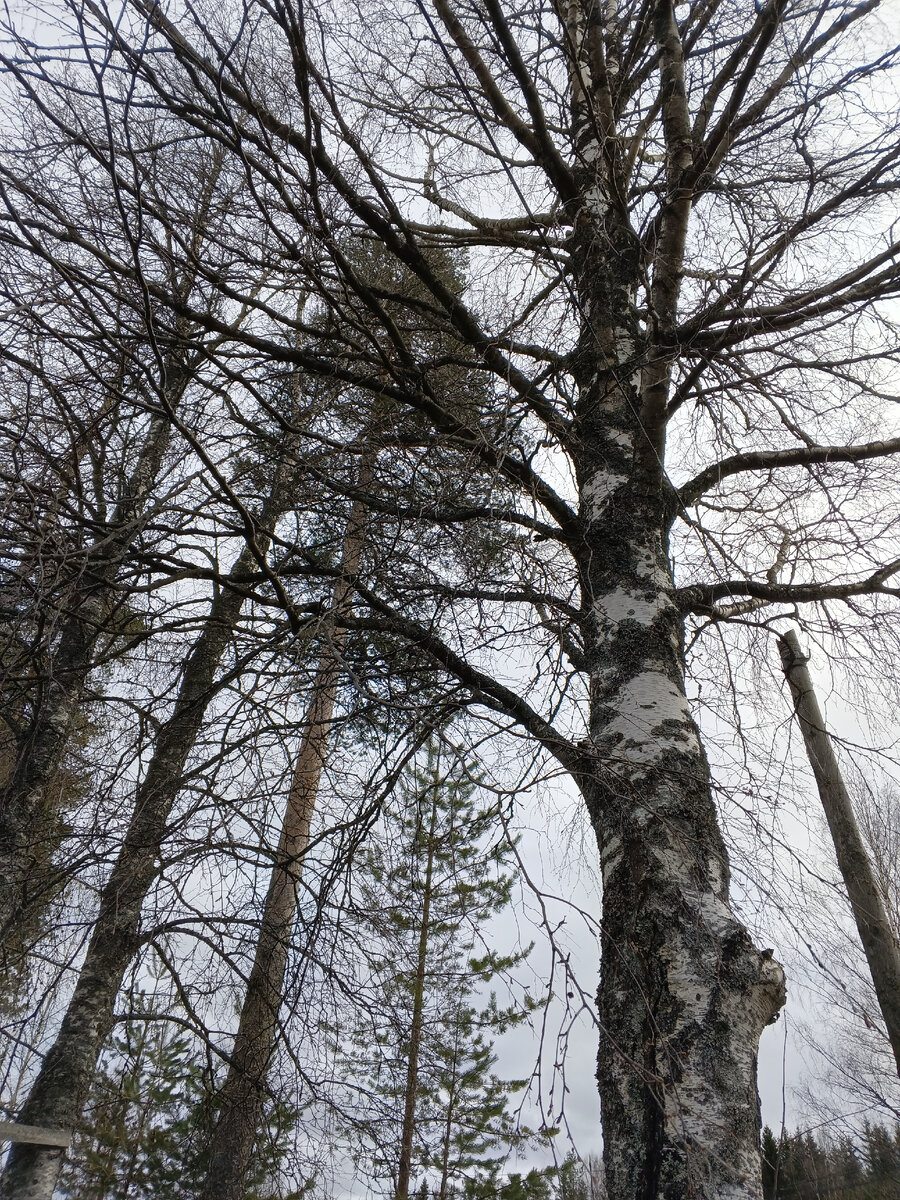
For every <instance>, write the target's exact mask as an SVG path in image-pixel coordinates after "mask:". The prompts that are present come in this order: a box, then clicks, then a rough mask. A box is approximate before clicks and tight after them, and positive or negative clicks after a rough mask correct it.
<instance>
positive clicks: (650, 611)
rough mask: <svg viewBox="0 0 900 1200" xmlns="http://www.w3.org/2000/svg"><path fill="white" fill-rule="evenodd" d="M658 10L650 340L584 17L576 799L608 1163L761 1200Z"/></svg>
mask: <svg viewBox="0 0 900 1200" xmlns="http://www.w3.org/2000/svg"><path fill="white" fill-rule="evenodd" d="M612 7H613V6H609V7H608V8H604V9H603V10H602V15H601V16H600V17H599V18H598V19H597V25H598V26H602V25H603V22H604V21H606V20H609V19H610V17H609V13H610V12H611V11H612ZM649 7H650V8H652V10H653V14H654V18H653V19H654V31H655V36H656V42H657V47H658V52H659V70H660V76H661V93H660V94H661V98H662V109H661V112H660V120H661V123H662V126H663V129H664V132H665V140H666V149H667V155H666V181H667V187H668V196H667V203H666V206H665V208H664V210H663V213H662V216H661V219H660V224H659V227H658V230H657V233H656V242H655V253H654V257H653V269H652V274H651V277H650V280H649V282H648V284H647V286H648V287H649V291H650V309H651V311H652V312H653V315H654V320H653V323H652V324H651V325H650V326H649V327H645V326H644V325H642V324H641V323H640V322H639V321H638V319H637V315H636V314H637V305H636V297H637V295H638V291H639V288H640V287H641V286H642V285H643V284H644V282H645V281H646V275H645V260H644V259H643V257H642V256H643V254H644V247H643V245H642V242H641V239H640V238H639V236H638V235H637V233H636V232H635V230H634V229H633V227H632V225H631V219H630V211H629V207H628V200H627V195H628V182H627V177H626V174H625V172H623V171H622V170H621V162H620V158H619V155H620V154H621V150H620V148H619V145H618V141H617V138H616V136H615V109H614V104H613V101H612V98H611V93H610V91H609V88H610V86H611V85H610V75H608V74H604V71H605V67H604V65H603V53H604V51H603V49H602V38H603V37H606V36H608V37H609V39H610V44H614V43H615V39H616V36H617V35H616V33H615V30H614V29H612V28H610V29H609V30H603V29H602V28H595V27H594V24H593V23H592V22H593V20H594V18H593V15H592V13H593V10H591V12H588V6H586V5H580V4H579V5H573V6H572V7H571V8H570V9H569V10H568V12H569V14H570V17H571V21H572V24H571V27H570V36H571V39H572V45H573V46H577V47H583V51H582V52H583V55H584V59H583V61H582V62H580V63H578V64H576V65H575V68H574V69H573V73H572V81H571V89H572V112H573V137H574V144H575V147H576V151H577V154H578V167H577V171H576V180H577V184H578V200H577V202H576V207H575V211H574V212H573V232H572V237H571V263H572V278H573V280H575V281H576V283H577V288H578V293H577V302H578V307H579V314H580V320H581V330H580V337H579V342H578V345H577V347H576V350H575V353H574V355H573V356H572V366H573V374H574V376H575V380H576V383H577V385H578V407H577V411H576V437H575V438H573V442H572V447H571V449H572V455H573V459H574V461H575V467H576V475H577V481H578V489H579V499H580V508H579V515H580V520H581V527H582V541H581V545H580V547H577V548H576V550H575V553H576V557H577V559H578V565H579V572H580V577H581V592H582V605H583V609H582V612H583V617H582V628H583V638H584V647H585V660H586V666H587V670H588V673H589V678H590V702H589V721H590V737H589V746H590V751H591V754H592V757H593V761H594V763H595V766H594V768H593V769H592V770H588V771H587V772H586V774H585V775H583V776H582V778H581V780H580V784H581V787H582V790H583V792H584V795H585V799H586V802H587V805H588V809H589V812H590V815H591V819H592V822H593V826H594V829H595V831H596V834H597V840H598V844H599V849H600V859H601V872H602V877H603V897H604V898H603V934H602V945H601V964H602V965H601V982H600V990H599V995H598V1006H599V1015H600V1028H601V1042H600V1054H599V1065H598V1083H599V1088H600V1098H601V1109H602V1121H603V1142H604V1160H605V1165H606V1177H607V1183H608V1187H609V1194H610V1196H613V1197H615V1198H616V1200H688V1198H690V1200H758V1198H759V1197H760V1186H761V1185H760V1158H759V1101H758V1096H757V1091H756V1054H757V1045H758V1041H759V1037H760V1034H761V1033H762V1030H763V1028H764V1027H765V1026H766V1024H768V1023H769V1022H770V1021H772V1020H774V1019H775V1017H776V1016H777V1014H778V1011H779V1009H780V1007H781V1005H782V1004H783V1002H784V980H783V972H782V970H781V968H780V967H779V965H778V964H777V963H776V962H775V961H774V960H773V959H772V958H771V956H770V955H768V954H761V953H760V952H759V951H757V950H756V949H755V947H754V946H753V944H752V942H751V940H750V938H749V936H748V935H747V932H746V930H745V929H744V928H743V926H742V925H741V924H740V922H739V921H738V920H737V919H736V918H735V916H734V915H733V913H732V911H731V908H730V905H729V896H728V889H729V865H728V859H727V854H726V851H725V846H724V843H723V840H722V837H721V834H720V832H719V828H718V823H717V816H716V810H715V804H714V802H713V798H712V791H711V787H710V778H709V767H708V763H707V761H706V756H705V754H704V752H703V748H702V745H701V742H700V737H699V734H698V730H697V727H696V726H695V724H694V721H693V719H692V717H691V714H690V709H689V706H688V702H687V699H686V695H685V685H684V648H683V643H684V621H683V616H682V613H681V611H680V610H679V608H678V606H677V604H676V602H675V597H674V581H673V577H672V568H671V564H670V561H669V555H668V535H669V529H670V526H671V523H672V521H673V520H674V517H675V514H676V508H675V504H674V502H673V498H672V497H673V491H672V488H671V484H669V482H668V480H667V478H666V474H665V470H664V466H663V463H664V458H665V434H666V404H667V397H668V392H669V387H670V374H671V362H672V358H673V355H674V350H673V349H672V347H673V346H675V345H677V340H676V338H675V336H674V330H675V328H676V319H677V306H678V295H679V288H680V281H681V272H682V260H683V254H684V245H685V236H686V231H687V225H688V220H689V217H690V207H691V206H690V200H691V196H690V190H689V189H688V188H686V187H685V186H684V179H685V177H686V171H687V169H688V167H689V165H690V154H691V142H690V117H689V114H688V111H687V103H686V99H685V95H684V79H683V65H682V63H681V58H680V54H681V50H680V42H679V40H678V35H677V29H676V28H675V23H674V14H673V11H672V7H671V5H670V4H668V3H666V2H665V0H659V2H658V3H656V4H654V5H651V6H649ZM612 70H613V65H612V64H611V65H610V71H612ZM591 77H593V80H594V84H595V87H594V89H593V91H589V90H586V87H585V80H586V79H589V78H591ZM613 82H614V81H613ZM601 85H602V86H601Z"/></svg>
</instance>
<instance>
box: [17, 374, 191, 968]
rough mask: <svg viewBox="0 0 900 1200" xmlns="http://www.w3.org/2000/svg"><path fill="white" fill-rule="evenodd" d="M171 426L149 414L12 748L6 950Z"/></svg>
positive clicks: (26, 905)
mask: <svg viewBox="0 0 900 1200" xmlns="http://www.w3.org/2000/svg"><path fill="white" fill-rule="evenodd" d="M170 370H171V373H172V374H173V375H175V376H176V383H175V386H174V388H173V390H172V394H171V397H170V403H172V404H177V403H178V402H179V400H180V397H181V395H182V394H183V392H184V389H185V388H186V386H187V384H188V381H189V378H190V375H189V373H188V372H187V371H182V372H178V373H176V372H175V370H174V366H173V367H172V368H170ZM170 433H171V426H170V423H169V420H168V418H167V417H165V416H153V417H152V418H151V420H150V424H149V428H148V430H147V436H146V438H145V440H144V445H143V447H142V450H141V454H140V458H139V460H138V463H137V465H136V467H135V469H134V471H133V472H132V474H131V477H130V478H129V479H128V481H127V484H126V487H125V490H124V495H123V497H122V499H121V501H120V503H119V505H118V506H117V508H116V511H115V513H114V514H113V516H112V519H111V520H110V522H109V524H108V525H107V526H106V527H105V529H103V530H102V531H101V532H100V533H99V534H98V536H97V538H96V539H95V541H94V545H93V546H92V548H91V549H90V550H89V551H88V554H87V558H86V562H85V564H84V568H83V570H82V572H81V574H80V577H79V579H78V582H77V585H76V587H75V591H74V595H73V596H72V598H71V601H70V604H69V612H68V615H67V617H66V619H65V621H64V622H63V625H62V629H61V631H60V635H59V643H58V646H57V648H56V649H55V651H54V652H53V654H52V657H51V661H50V664H49V668H48V672H47V678H46V679H45V680H44V682H43V683H42V685H41V691H40V695H39V696H38V699H37V703H36V706H35V707H36V712H35V716H34V718H33V720H32V722H31V724H30V727H29V728H28V729H27V730H26V731H25V732H24V733H23V735H22V737H21V738H20V739H19V740H18V742H17V744H16V746H15V749H14V751H13V753H14V755H15V762H14V765H13V768H12V771H11V774H10V778H9V779H8V780H7V782H6V785H5V786H4V788H3V790H2V793H0V951H2V952H3V953H6V952H8V950H9V947H10V943H11V941H12V940H13V939H14V938H15V937H16V935H17V934H18V932H19V931H20V927H21V925H22V923H23V921H25V920H27V919H28V918H29V916H31V915H33V914H34V912H35V911H37V910H39V909H40V907H41V899H42V895H43V892H44V890H45V889H46V887H47V878H46V872H45V871H44V870H41V869H39V865H40V864H41V863H42V862H45V861H46V859H47V857H48V854H49V849H48V843H52V840H53V832H54V828H55V817H56V815H57V814H56V811H55V809H56V806H55V805H54V804H53V803H52V801H51V800H50V799H49V797H48V795H47V790H48V787H49V785H50V782H51V780H52V778H53V776H54V774H55V772H56V771H57V769H58V767H59V765H60V762H61V760H62V757H63V755H64V753H65V750H66V747H67V745H68V744H69V741H70V739H71V737H72V734H73V731H74V728H75V725H76V721H77V715H78V710H79V708H80V705H81V702H82V699H83V696H84V690H85V686H86V684H87V680H88V676H89V675H90V673H91V670H92V669H93V667H94V663H95V657H96V650H97V643H98V641H99V639H100V637H101V635H102V634H103V630H104V623H105V622H106V620H107V618H108V614H109V613H110V612H111V611H112V609H113V607H114V604H115V602H116V600H117V599H118V598H119V592H118V589H117V582H116V581H117V576H118V573H119V570H120V568H121V566H122V563H123V561H124V560H125V558H126V556H127V554H128V548H129V546H130V544H131V543H132V541H133V540H134V537H135V535H136V533H137V531H138V529H139V527H140V523H141V520H142V516H143V513H144V511H145V509H146V506H147V501H148V499H149V497H150V495H151V492H152V489H153V486H154V484H155V482H156V479H157V477H158V475H159V471H160V469H161V467H162V462H163V458H164V455H165V452H166V449H167V447H168V444H169V438H170Z"/></svg>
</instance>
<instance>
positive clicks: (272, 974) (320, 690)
mask: <svg viewBox="0 0 900 1200" xmlns="http://www.w3.org/2000/svg"><path fill="white" fill-rule="evenodd" d="M374 465H375V454H374V452H371V451H370V452H368V453H366V454H365V455H364V456H363V459H362V461H361V463H360V470H359V476H358V479H357V488H358V489H361V490H363V491H365V490H366V489H367V488H368V487H369V485H370V484H371V481H372V476H373V471H374ZM365 533H366V512H365V508H364V506H363V505H362V504H361V503H360V502H359V501H357V502H355V503H354V505H353V507H352V508H351V510H350V515H349V518H348V521H347V528H346V531H345V535H344V546H343V553H342V557H341V577H340V578H339V580H338V581H337V583H336V585H335V589H334V598H333V605H332V615H331V617H330V619H329V620H328V621H327V625H326V628H325V630H324V635H325V637H326V639H327V645H326V648H325V650H324V651H323V654H322V658H321V660H320V661H319V664H318V667H317V670H316V674H315V678H314V680H313V686H312V693H311V696H310V700H309V707H308V709H307V712H306V716H305V718H304V723H303V735H302V738H301V742H300V747H299V749H298V752H297V760H296V763H295V765H294V771H293V776H292V779H291V786H290V790H289V792H288V799H287V805H286V808H285V813H284V818H283V820H282V826H281V833H280V836H279V842H278V850H277V852H276V857H275V863H274V866H273V868H272V875H271V877H270V880H269V887H268V891H267V893H266V900H265V904H264V907H263V914H262V919H261V921H260V928H259V937H258V939H257V943H256V950H255V952H254V957H253V965H252V967H251V969H250V975H249V977H248V979H247V990H246V992H245V995H244V1003H243V1005H242V1008H241V1015H240V1018H239V1021H238V1029H237V1033H236V1034H235V1039H234V1046H233V1048H232V1051H231V1058H230V1061H229V1067H228V1074H227V1076H226V1078H225V1082H224V1083H223V1084H222V1088H221V1091H220V1093H219V1096H218V1103H219V1116H218V1119H217V1121H216V1126H215V1128H214V1130H213V1133H212V1137H211V1139H210V1151H209V1166H208V1168H207V1175H206V1181H205V1183H204V1187H203V1193H202V1200H241V1197H242V1196H243V1195H244V1180H245V1179H246V1177H247V1173H248V1171H249V1169H250V1163H251V1159H252V1155H253V1146H254V1142H255V1140H256V1137H257V1135H258V1132H259V1128H260V1125H261V1122H262V1113H263V1105H264V1103H265V1098H266V1076H267V1074H268V1070H269V1065H270V1062H271V1059H272V1054H273V1053H274V1050H275V1047H276V1044H277V1041H278V1029H279V1020H278V1014H279V1010H280V1008H281V1003H282V999H283V990H284V979H285V972H286V970H287V960H288V950H289V948H290V943H291V934H292V931H293V927H294V921H295V919H296V915H297V901H298V888H299V883H300V878H301V874H302V870H303V856H304V854H305V853H306V850H307V847H308V845H309V830H310V825H311V823H312V818H313V814H314V812H315V807H316V799H317V797H318V793H319V786H320V783H321V778H322V770H323V768H324V766H325V762H326V758H327V755H328V740H329V735H330V732H331V722H332V718H333V715H334V704H335V699H336V692H337V685H338V679H339V675H340V659H341V653H342V650H343V647H344V643H345V641H346V633H345V632H344V631H342V630H341V629H340V628H338V627H337V625H336V620H335V618H336V617H337V616H339V615H340V614H341V613H342V612H344V611H345V610H346V609H347V607H348V605H349V604H350V603H351V600H352V596H353V582H352V581H353V579H354V577H355V575H356V573H357V571H358V569H359V562H360V556H361V554H362V550H363V545H364V543H365Z"/></svg>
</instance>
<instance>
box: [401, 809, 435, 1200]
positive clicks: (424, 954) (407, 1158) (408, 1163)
mask: <svg viewBox="0 0 900 1200" xmlns="http://www.w3.org/2000/svg"><path fill="white" fill-rule="evenodd" d="M436 821H437V796H436V795H435V794H432V800H431V817H430V820H429V823H428V843H427V846H426V850H425V888H424V891H423V894H422V915H421V919H420V923H419V944H418V946H417V947H416V968H415V975H414V976H413V1008H412V1016H411V1019H410V1024H409V1051H408V1054H407V1059H406V1082H405V1084H404V1088H403V1120H402V1123H401V1126H400V1156H399V1160H398V1163H397V1190H396V1192H395V1193H394V1197H395V1200H409V1182H410V1175H411V1174H412V1154H413V1139H414V1137H415V1132H416V1096H417V1094H418V1091H419V1051H420V1049H421V1046H422V1021H423V1018H424V1015H425V975H426V968H427V966H428V942H429V937H430V933H431V929H430V925H431V893H432V886H431V885H432V878H433V874H434V829H435V822H436Z"/></svg>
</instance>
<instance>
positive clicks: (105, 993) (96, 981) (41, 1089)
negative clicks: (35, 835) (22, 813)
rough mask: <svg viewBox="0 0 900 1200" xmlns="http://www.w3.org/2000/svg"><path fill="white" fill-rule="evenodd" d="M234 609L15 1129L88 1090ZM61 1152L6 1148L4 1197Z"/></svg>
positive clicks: (218, 607)
mask: <svg viewBox="0 0 900 1200" xmlns="http://www.w3.org/2000/svg"><path fill="white" fill-rule="evenodd" d="M279 490H280V484H279V483H276V485H275V487H274V488H273V492H272V498H271V499H270V501H269V503H268V504H267V505H266V506H265V508H264V510H263V514H262V516H261V519H260V522H259V528H260V532H259V534H258V536H257V542H256V547H255V548H254V549H251V547H250V546H249V545H246V546H245V547H244V549H243V550H242V552H241V554H240V555H239V556H238V559H237V561H236V562H235V564H234V566H233V568H232V570H231V573H230V574H231V578H232V579H234V580H238V579H240V578H243V577H246V575H247V574H248V572H250V571H252V570H253V569H254V568H255V566H256V564H257V561H258V554H259V553H265V552H266V550H267V548H268V543H269V540H270V537H271V531H272V528H273V526H274V522H275V520H276V519H277V516H278V513H279V511H280V505H281V504H282V503H283V498H282V497H281V496H279V494H278V493H279ZM242 603H243V595H242V592H241V591H240V589H238V588H230V587H228V586H227V584H226V586H223V587H222V588H221V589H220V590H219V591H218V593H217V594H216V596H215V598H214V600H213V603H212V606H211V608H210V611H209V615H208V616H207V618H206V621H205V622H204V626H203V631H202V632H201V634H200V636H199V638H198V639H197V641H196V642H195V643H194V647H193V649H192V650H191V653H190V654H189V656H188V658H187V660H186V662H185V666H184V672H183V675H182V679H181V686H180V688H179V691H178V696H177V699H176V701H175V705H174V709H173V712H172V715H171V716H170V717H169V719H168V720H167V721H166V722H165V723H164V724H163V725H162V727H161V729H160V731H159V734H158V736H157V740H156V746H155V748H154V752H153V756H152V758H151V760H150V762H149V764H148V767H147V772H146V774H145V776H144V779H143V781H142V782H141V784H140V786H139V787H138V790H137V795H136V797H135V805H134V810H133V812H132V816H131V820H130V822H129V826H128V830H127V832H126V835H125V840H124V843H123V845H122V848H121V850H120V851H119V854H118V857H117V859H116V862H115V864H114V866H113V869H112V872H111V874H110V877H109V880H108V881H107V883H106V886H105V887H104V888H103V891H102V893H101V896H100V905H99V910H98V913H97V919H96V922H95V925H94V930H93V933H92V935H91V939H90V943H89V945H88V948H87V953H86V955H85V959H84V963H83V965H82V967H81V970H80V972H79V975H78V982H77V983H76V985H75V990H74V992H73V994H72V998H71V1000H70V1001H69V1005H68V1007H67V1009H66V1013H65V1016H64V1017H63V1020H62V1024H61V1026H60V1030H59V1033H58V1035H57V1037H56V1040H55V1042H54V1044H53V1046H52V1047H51V1049H50V1050H49V1051H48V1053H47V1055H46V1057H45V1059H44V1062H43V1065H42V1067H41V1070H40V1072H39V1074H38V1076H37V1078H36V1080H35V1082H34V1085H33V1086H32V1088H31V1091H30V1092H29V1095H28V1099H27V1100H26V1102H25V1105H24V1107H23V1108H22V1111H21V1113H20V1114H19V1118H18V1119H19V1121H20V1122H22V1123H23V1124H29V1125H40V1126H44V1127H47V1128H63V1129H71V1128H72V1127H73V1126H74V1125H75V1123H76V1122H77V1120H78V1119H79V1118H80V1116H81V1114H82V1111H83V1109H84V1105H85V1102H86V1101H87V1098H88V1094H89V1092H90V1087H91V1081H92V1078H93V1073H94V1070H95V1067H96V1063H97V1058H98V1055H99V1053H100V1051H101V1049H102V1047H103V1044H104V1042H105V1041H106V1039H107V1037H108V1036H109V1034H110V1032H111V1030H112V1027H113V1024H114V1020H113V1005H114V1003H115V999H116V995H117V993H118V990H119V987H120V985H121V982H122V978H123V976H124V974H125V971H126V969H127V968H128V965H129V963H130V962H131V960H132V958H133V956H134V955H135V953H136V952H137V950H138V948H139V945H140V920H141V909H142V906H143V903H144V899H145V898H146V895H147V892H148V890H149V888H150V886H151V884H152V882H153V880H154V879H155V878H156V875H157V873H158V870H159V857H160V853H161V849H162V844H163V840H164V838H165V834H166V825H167V822H168V819H169V814H170V813H171V810H172V805H173V803H174V801H175V798H176V797H177V795H178V792H179V790H180V788H181V783H182V779H183V774H184V766H185V763H186V761H187V758H188V755H189V754H190V752H191V749H192V748H193V746H194V743H195V741H196V738H197V734H198V733H199V730H200V726H201V723H202V721H203V718H204V714H205V713H206V709H207V706H208V704H209V702H210V700H211V699H212V697H213V696H214V695H215V693H216V686H215V682H216V674H217V672H218V668H219V663H220V661H221V658H222V655H223V653H224V651H225V648H226V646H227V645H228V643H229V641H230V640H231V638H232V636H233V634H234V630H235V626H236V624H237V621H238V618H239V616H240V612H241V607H242ZM63 1155H64V1151H62V1150H55V1149H51V1148H49V1147H44V1146H30V1145H24V1144H21V1143H20V1144H16V1145H14V1146H13V1148H12V1151H11V1153H10V1156H9V1159H8V1160H7V1163H6V1168H5V1170H4V1174H3V1187H2V1189H0V1191H2V1195H3V1197H4V1200H51V1197H52V1195H53V1189H54V1187H55V1185H56V1180H57V1177H58V1175H59V1170H60V1166H61V1165H62V1159H63Z"/></svg>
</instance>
